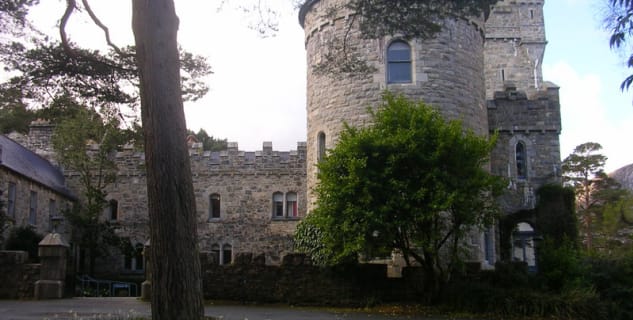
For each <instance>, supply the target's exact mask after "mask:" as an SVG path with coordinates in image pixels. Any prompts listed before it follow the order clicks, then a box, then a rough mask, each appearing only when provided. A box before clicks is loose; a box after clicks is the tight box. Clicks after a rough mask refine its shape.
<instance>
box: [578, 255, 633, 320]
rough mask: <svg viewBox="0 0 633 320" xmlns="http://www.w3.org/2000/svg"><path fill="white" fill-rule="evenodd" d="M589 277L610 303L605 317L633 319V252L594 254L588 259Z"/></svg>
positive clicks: (603, 299) (601, 295)
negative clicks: (607, 315)
mask: <svg viewBox="0 0 633 320" xmlns="http://www.w3.org/2000/svg"><path fill="white" fill-rule="evenodd" d="M587 278H588V280H589V281H590V283H591V284H592V286H593V287H594V288H595V290H596V292H597V293H598V294H599V295H600V298H601V300H602V301H605V302H607V303H608V304H609V307H610V308H609V311H610V312H609V317H608V318H605V319H615V320H624V319H633V254H631V251H629V252H628V253H627V254H626V255H622V256H618V257H613V256H593V257H591V258H590V259H589V260H588V272H587Z"/></svg>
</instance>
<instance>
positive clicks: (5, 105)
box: [0, 89, 36, 134]
mask: <svg viewBox="0 0 633 320" xmlns="http://www.w3.org/2000/svg"><path fill="white" fill-rule="evenodd" d="M0 90H1V89H0ZM19 96H20V93H19V92H16V91H11V90H9V91H4V92H1V91H0V133H3V134H6V133H10V132H13V131H17V132H20V133H27V132H28V131H29V124H30V123H31V121H33V120H35V118H36V115H35V113H34V112H33V111H32V110H29V109H28V108H27V107H26V105H25V104H23V103H22V102H21V101H20V98H19Z"/></svg>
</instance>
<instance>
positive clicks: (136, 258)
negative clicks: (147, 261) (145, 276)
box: [124, 243, 144, 271]
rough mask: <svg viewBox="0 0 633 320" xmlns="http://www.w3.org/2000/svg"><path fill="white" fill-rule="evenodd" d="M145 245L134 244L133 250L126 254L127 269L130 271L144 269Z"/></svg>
mask: <svg viewBox="0 0 633 320" xmlns="http://www.w3.org/2000/svg"><path fill="white" fill-rule="evenodd" d="M143 262H144V261H143V245H142V244H140V243H137V244H135V245H134V250H133V252H130V253H128V254H126V255H125V266H124V267H125V269H126V270H129V271H143Z"/></svg>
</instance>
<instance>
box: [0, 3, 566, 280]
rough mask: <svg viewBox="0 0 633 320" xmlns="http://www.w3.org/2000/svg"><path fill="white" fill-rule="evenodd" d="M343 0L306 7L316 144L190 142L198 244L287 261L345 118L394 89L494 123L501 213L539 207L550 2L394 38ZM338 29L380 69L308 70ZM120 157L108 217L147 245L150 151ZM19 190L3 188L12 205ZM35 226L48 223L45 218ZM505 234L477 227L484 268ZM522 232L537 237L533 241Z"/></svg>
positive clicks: (40, 137) (454, 115)
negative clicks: (337, 73)
mask: <svg viewBox="0 0 633 320" xmlns="http://www.w3.org/2000/svg"><path fill="white" fill-rule="evenodd" d="M343 2H344V0H309V1H306V2H305V4H303V6H302V7H301V9H300V12H299V22H300V24H301V26H302V27H303V29H304V30H305V47H306V54H307V55H306V56H307V65H308V72H307V77H308V79H307V80H308V81H307V126H308V131H307V142H299V143H298V144H297V148H296V150H293V151H288V152H280V151H274V150H273V148H272V144H271V143H269V142H264V144H263V148H262V150H260V151H254V152H245V151H240V150H239V148H238V145H237V143H229V147H228V149H227V150H225V151H220V152H208V151H202V149H201V146H200V145H199V144H196V143H193V144H191V147H190V156H191V169H192V174H193V183H194V190H195V196H196V208H197V217H198V233H199V241H200V249H201V251H208V252H212V253H213V254H214V255H215V256H216V257H217V261H218V262H219V263H220V264H228V263H231V261H232V259H233V257H234V256H235V255H236V254H237V253H240V252H252V253H256V254H263V256H264V257H265V261H266V263H267V264H278V263H280V261H281V258H282V257H283V256H284V255H285V254H288V253H290V252H292V251H293V247H292V235H293V232H294V230H295V228H296V225H297V223H298V222H299V221H300V220H301V218H302V217H303V216H305V215H306V214H308V213H309V211H310V209H311V203H313V202H314V199H313V195H312V194H311V193H310V190H311V189H312V188H313V187H314V185H315V184H316V163H317V162H318V161H319V159H321V158H322V157H323V156H324V154H325V153H326V152H327V151H326V150H327V149H329V148H332V147H334V145H335V144H336V141H337V137H338V134H339V132H340V131H341V130H342V124H343V121H345V122H347V123H348V124H350V125H356V126H362V125H367V121H368V120H369V114H368V112H367V109H366V108H367V107H368V106H373V105H376V104H377V103H378V102H379V101H380V98H381V94H382V92H383V91H384V90H385V89H388V90H391V91H394V92H397V93H402V94H404V95H406V96H407V97H409V98H412V99H422V100H424V101H425V102H426V103H428V104H430V105H433V106H435V107H437V108H438V110H440V112H441V113H442V114H443V115H444V116H445V117H446V118H448V119H460V120H462V122H463V124H464V125H465V126H466V127H467V128H469V129H471V130H473V131H474V132H475V133H477V134H479V135H482V136H487V135H489V134H491V133H493V132H496V133H498V142H497V145H496V148H495V150H494V151H493V154H492V155H491V161H490V171H491V172H492V173H493V174H495V175H499V176H503V177H505V178H507V179H508V181H509V184H508V188H507V192H506V194H505V195H504V196H503V197H502V198H501V199H500V204H501V207H502V209H503V211H504V213H505V214H508V215H511V214H513V213H515V212H517V211H519V210H523V209H531V208H533V207H534V205H535V200H536V199H535V190H537V189H538V188H539V187H540V186H542V185H543V184H546V183H560V181H561V178H560V145H559V134H560V130H561V120H560V106H559V98H558V88H557V87H556V86H555V85H553V84H551V83H547V82H544V81H543V79H542V71H541V63H542V60H543V54H544V50H545V46H546V44H547V42H546V39H545V27H544V18H543V5H544V1H543V0H524V1H515V0H502V1H499V2H498V3H497V4H496V5H495V6H494V7H493V8H492V10H491V12H490V15H489V16H488V17H487V19H486V20H484V19H483V17H457V16H456V17H450V18H446V19H445V20H444V21H443V28H442V30H441V32H440V33H439V34H438V35H437V36H436V37H435V38H433V39H428V40H418V39H406V38H402V37H399V36H398V35H393V36H389V37H384V38H381V39H363V38H362V37H361V36H360V32H359V30H358V28H356V27H354V25H352V28H349V27H350V26H349V23H350V22H351V21H353V20H352V19H350V16H351V15H350V12H347V11H346V9H344V8H341V6H340V5H341V4H342V3H343ZM333 7H338V8H340V10H337V11H336V14H334V15H333V14H331V13H332V11H331V10H329V9H330V8H333ZM326 13H328V14H326ZM337 37H348V38H347V40H346V41H347V43H348V44H349V45H350V46H351V47H354V48H356V49H357V50H359V52H362V53H363V56H364V58H365V59H366V61H367V63H368V64H369V65H371V66H372V67H373V69H374V71H373V73H372V74H369V75H366V76H362V77H353V78H350V77H341V78H336V79H335V78H331V77H327V76H323V75H319V74H316V73H315V72H314V71H313V69H312V68H311V66H313V65H315V64H318V63H319V62H320V61H321V60H322V59H323V58H324V56H325V55H326V54H327V50H328V47H327V45H325V44H326V43H327V41H328V40H329V39H332V38H337ZM51 132H52V128H51V127H50V126H49V125H47V124H34V125H33V126H32V127H31V133H30V134H29V135H28V136H22V137H20V136H17V135H13V136H11V138H12V139H13V140H15V141H17V142H19V143H21V144H22V145H24V146H26V147H27V148H29V149H31V150H32V151H34V152H36V153H40V154H44V156H50V155H51V154H50V134H51ZM47 140H48V141H47ZM116 159H117V164H118V169H119V171H118V175H117V179H116V182H115V183H114V184H112V185H111V186H110V187H109V190H108V200H109V204H110V207H109V208H108V210H107V212H104V214H103V218H104V219H108V220H110V222H112V223H113V224H114V225H116V226H117V230H118V233H119V234H120V235H121V236H125V237H129V238H130V240H131V241H132V243H133V244H134V245H135V246H136V248H138V252H140V250H141V249H142V247H143V244H144V243H146V241H147V240H148V230H147V228H148V215H147V196H146V178H145V173H144V171H143V164H144V155H143V154H142V153H138V152H136V151H135V150H134V149H132V148H128V149H124V150H122V151H120V152H118V154H117V155H116ZM0 160H1V158H0ZM1 164H2V163H1V161H0V169H2V166H1ZM0 178H2V184H3V185H4V184H5V183H6V182H5V181H9V184H12V185H13V188H14V191H13V197H16V195H18V196H17V198H20V197H21V198H24V199H26V197H24V196H19V195H20V194H28V193H29V192H32V188H33V187H32V186H33V185H34V184H33V183H30V184H29V183H19V182H18V181H19V179H20V177H18V176H15V175H9V174H3V171H0ZM77 179H78V177H77V176H75V175H73V174H72V172H71V171H66V185H67V187H68V188H69V189H70V190H73V191H74V193H75V194H76V195H79V194H81V192H80V190H78V182H77ZM36 184H37V183H36ZM2 187H3V188H4V186H2ZM11 196H12V195H11V194H9V195H5V197H8V198H7V200H9V201H11V198H10V197H11ZM67 201H72V199H70V198H69V199H67ZM13 203H16V205H15V208H14V209H13V210H14V215H13V219H14V221H15V223H16V224H23V223H24V224H29V223H30V220H29V214H31V215H32V214H33V213H32V212H31V213H29V207H28V204H25V205H23V206H19V205H18V204H17V202H16V200H15V199H13ZM25 203H26V202H25ZM38 208H39V209H38ZM46 209H47V208H46V206H44V205H41V206H39V207H36V211H38V210H39V211H38V213H36V215H39V216H42V218H40V219H38V220H32V221H47V220H48V219H49V216H50V215H52V213H51V212H50V211H49V210H46ZM31 211H32V210H31ZM32 221H31V222H32ZM34 225H35V226H36V227H37V228H38V230H39V231H40V232H46V231H48V230H49V228H50V227H49V225H48V224H46V225H45V224H37V223H36V224H34ZM517 230H519V231H521V232H523V233H522V234H523V235H525V234H530V232H533V231H534V230H533V229H531V226H529V224H527V223H522V224H520V225H519V226H518V227H517ZM497 233H498V230H497V229H496V227H495V226H492V227H490V228H489V229H488V230H484V231H483V232H482V231H479V230H474V231H473V232H472V234H471V236H470V239H468V241H467V242H468V246H469V247H470V248H471V250H470V251H471V254H470V257H469V259H470V260H471V261H476V262H478V263H480V265H481V267H482V268H487V267H491V266H492V265H494V263H495V262H496V260H497V258H498V257H499V255H500V254H499V252H497V250H498V248H499V246H498V245H497V244H496V240H495V239H497V238H498V237H497V236H496V235H497ZM521 239H522V241H524V243H525V242H527V244H530V241H531V239H529V238H525V237H523V238H521ZM529 247H530V246H529V245H528V246H521V247H520V248H516V250H515V249H514V248H513V252H512V256H513V257H514V258H516V259H519V260H526V261H527V262H528V264H530V263H533V261H532V260H530V259H531V258H530V255H533V252H529ZM526 248H527V249H526ZM526 250H527V251H526ZM99 266H107V267H106V268H104V270H101V271H102V272H108V273H112V272H118V273H135V272H140V271H142V269H143V263H142V258H141V257H140V255H134V256H127V257H125V256H123V255H114V256H112V257H111V258H110V260H109V261H104V262H103V263H100V264H99Z"/></svg>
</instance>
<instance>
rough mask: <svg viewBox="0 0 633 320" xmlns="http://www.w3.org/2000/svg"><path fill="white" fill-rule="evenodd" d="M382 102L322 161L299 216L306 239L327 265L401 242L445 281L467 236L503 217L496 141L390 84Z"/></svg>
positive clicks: (306, 246) (408, 254)
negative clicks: (310, 202) (490, 163)
mask: <svg viewBox="0 0 633 320" xmlns="http://www.w3.org/2000/svg"><path fill="white" fill-rule="evenodd" d="M377 110H378V111H377V112H372V113H371V115H372V122H373V125H372V126H370V127H367V128H352V127H349V126H346V128H345V129H344V130H343V132H342V133H341V135H340V138H339V140H338V144H337V146H336V147H335V148H334V149H332V150H330V152H329V154H328V156H327V157H326V158H325V160H324V161H322V162H321V163H320V164H319V183H318V185H317V186H316V189H315V193H316V195H317V202H316V208H315V209H314V211H313V212H311V213H310V214H309V215H308V217H306V219H304V220H303V221H302V222H301V223H300V224H299V227H298V230H297V233H296V235H295V240H296V244H297V248H298V249H300V250H303V251H305V252H308V253H310V254H311V255H312V257H313V259H314V260H315V261H316V262H317V263H320V264H336V263H340V262H343V261H347V260H349V259H350V257H357V256H358V254H364V255H366V256H369V257H373V256H376V255H380V254H383V253H385V252H390V251H391V250H392V249H399V250H401V252H402V253H403V254H404V256H405V258H406V259H407V260H408V261H410V259H415V260H416V261H418V262H419V263H421V264H422V265H423V266H424V267H425V270H426V271H427V272H428V274H427V276H429V278H430V279H429V280H431V281H440V279H442V278H444V277H446V276H447V275H448V274H450V272H451V269H452V268H453V267H454V266H455V263H456V262H457V261H458V260H459V259H458V258H459V254H460V253H461V252H460V241H461V239H462V237H463V235H464V234H465V233H466V232H467V231H468V230H472V229H473V228H475V229H476V228H478V227H484V226H487V225H489V224H491V223H492V221H493V219H494V218H495V216H496V213H497V211H496V207H495V206H494V201H493V200H492V198H493V196H494V195H496V194H498V193H499V192H500V190H501V189H502V186H503V184H502V182H501V180H500V178H498V177H494V176H492V175H490V174H489V173H488V172H487V171H486V170H485V169H484V168H485V164H486V162H487V160H488V156H489V154H490V150H491V148H492V147H493V144H494V141H491V140H488V139H485V138H482V137H479V136H476V135H475V134H474V133H472V132H471V131H468V130H465V129H464V128H463V127H462V126H461V124H460V123H459V122H457V121H450V122H446V121H445V120H444V119H443V118H442V116H441V115H440V114H439V113H438V112H437V111H435V110H433V109H432V108H431V107H429V106H427V105H425V104H423V103H421V102H412V101H410V100H407V99H406V98H404V97H403V96H395V95H392V94H390V93H386V94H385V95H384V100H383V103H382V105H380V106H378V107H377ZM443 249H446V250H447V252H448V257H449V258H448V259H447V260H443V261H441V260H440V251H441V250H443ZM438 270H439V274H440V275H439V276H438V274H437V273H436V272H438Z"/></svg>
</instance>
